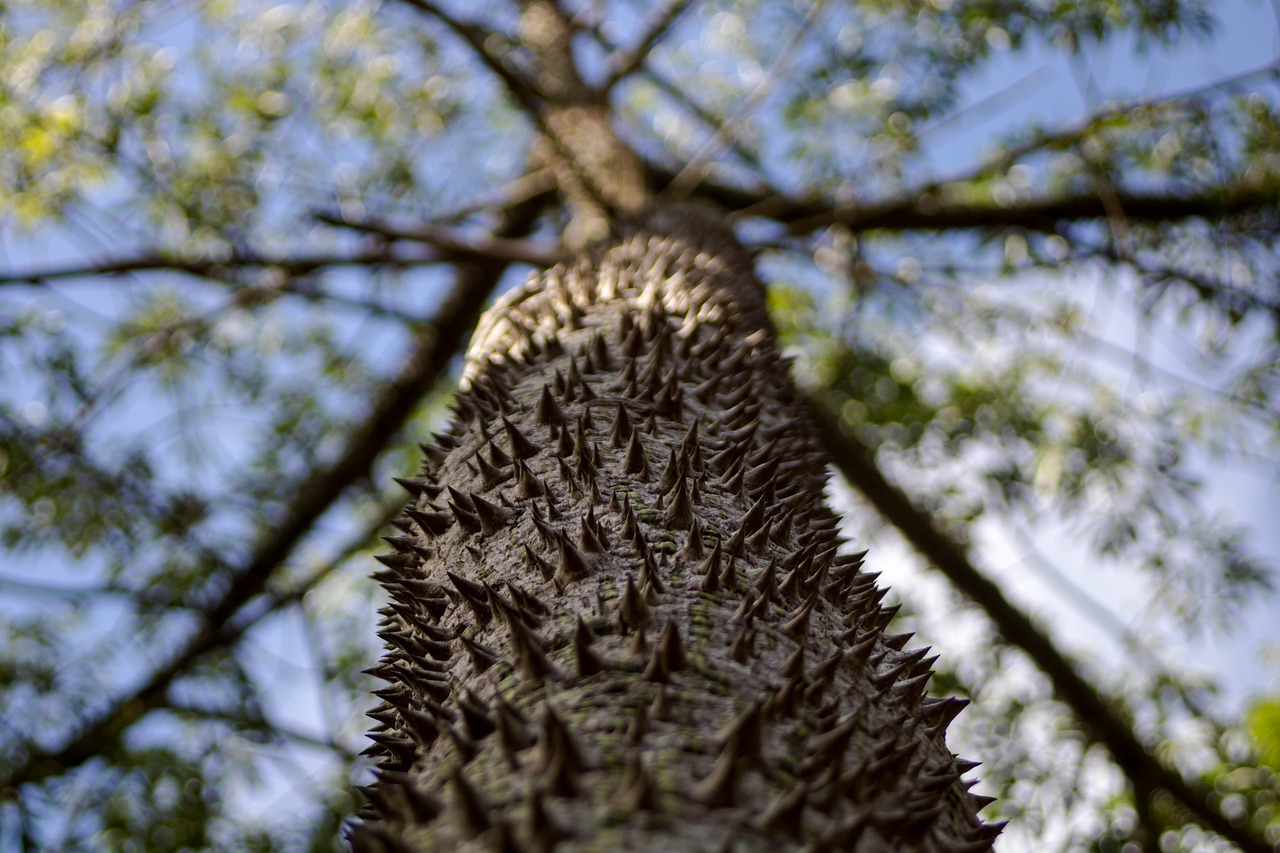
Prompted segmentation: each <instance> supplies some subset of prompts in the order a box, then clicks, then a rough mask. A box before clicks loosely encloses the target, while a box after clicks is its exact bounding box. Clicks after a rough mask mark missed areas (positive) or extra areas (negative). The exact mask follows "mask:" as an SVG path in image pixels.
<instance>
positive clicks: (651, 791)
mask: <svg viewBox="0 0 1280 853" xmlns="http://www.w3.org/2000/svg"><path fill="white" fill-rule="evenodd" d="M616 799H617V802H618V805H619V806H621V807H622V810H623V811H624V812H626V813H628V814H633V813H635V812H638V811H656V810H657V808H658V792H657V790H656V788H655V786H654V784H653V780H652V779H651V778H650V777H649V771H648V770H646V769H645V766H644V762H643V761H641V759H640V751H639V750H636V751H634V752H632V753H631V755H630V756H629V757H628V758H627V768H626V771H625V772H624V774H623V776H622V784H621V785H619V786H618V793H617V795H616Z"/></svg>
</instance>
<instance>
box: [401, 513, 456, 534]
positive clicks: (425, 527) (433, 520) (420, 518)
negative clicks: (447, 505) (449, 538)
mask: <svg viewBox="0 0 1280 853" xmlns="http://www.w3.org/2000/svg"><path fill="white" fill-rule="evenodd" d="M404 514H405V515H407V516H408V517H409V518H410V519H412V520H413V522H414V523H415V524H417V525H418V528H419V529H420V530H421V531H422V532H423V533H424V534H425V535H427V536H439V535H441V534H442V533H444V532H445V531H446V530H448V529H449V525H450V524H453V519H451V518H450V517H449V514H448V513H446V512H420V511H418V510H416V509H406V510H405V511H404Z"/></svg>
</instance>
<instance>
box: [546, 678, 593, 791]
mask: <svg viewBox="0 0 1280 853" xmlns="http://www.w3.org/2000/svg"><path fill="white" fill-rule="evenodd" d="M540 743H541V755H540V757H539V761H538V768H537V772H538V773H539V775H540V776H541V779H542V781H543V783H544V784H545V786H546V791H547V793H549V794H551V795H552V796H557V797H572V796H576V795H577V793H578V778H579V777H580V776H581V775H582V771H583V770H584V769H585V766H586V762H585V761H584V760H583V757H582V750H581V748H580V747H579V746H578V744H577V741H576V740H575V738H574V736H573V733H572V732H570V731H569V729H568V727H567V726H565V724H564V721H563V720H561V719H560V717H559V715H558V714H556V712H555V709H554V708H553V707H552V706H551V703H550V702H549V701H548V702H545V703H544V705H543V716H542V737H541V739H540Z"/></svg>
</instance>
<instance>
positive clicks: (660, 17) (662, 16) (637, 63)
mask: <svg viewBox="0 0 1280 853" xmlns="http://www.w3.org/2000/svg"><path fill="white" fill-rule="evenodd" d="M692 5H693V3H692V0H668V2H667V4H666V5H665V6H662V7H660V8H658V9H655V10H653V13H652V14H651V15H650V16H649V20H648V21H647V22H646V23H647V24H648V29H647V30H646V31H645V34H644V35H643V36H642V37H641V38H640V41H639V42H637V43H636V46H635V47H633V48H631V49H630V50H628V51H626V52H625V53H621V54H614V56H613V57H612V58H611V60H610V62H609V69H610V70H609V79H607V80H606V81H605V82H604V85H603V86H602V87H601V91H602V92H603V93H604V94H606V95H607V94H608V93H609V92H611V91H613V88H614V86H617V85H618V83H620V82H622V81H623V80H624V79H626V78H627V77H629V76H631V75H632V74H634V73H635V72H636V71H637V70H638V69H639V68H640V67H641V66H642V65H643V64H644V61H645V60H646V59H648V57H649V51H651V50H653V47H654V45H656V44H657V43H658V42H659V41H661V40H662V38H663V37H664V36H665V35H666V34H667V33H668V32H669V31H670V30H671V28H672V27H673V26H675V24H676V21H678V20H679V19H680V16H681V15H683V14H684V13H685V11H686V10H687V9H688V8H689V7H690V6H692Z"/></svg>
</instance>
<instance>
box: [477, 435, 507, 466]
mask: <svg viewBox="0 0 1280 853" xmlns="http://www.w3.org/2000/svg"><path fill="white" fill-rule="evenodd" d="M479 455H480V454H478V453H477V454H476V456H479ZM489 461H490V462H491V463H493V466H494V467H495V468H506V467H508V466H509V465H510V464H511V457H510V456H508V455H507V454H505V453H503V452H502V448H500V447H498V445H496V444H494V443H493V442H492V441H490V442H489Z"/></svg>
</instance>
